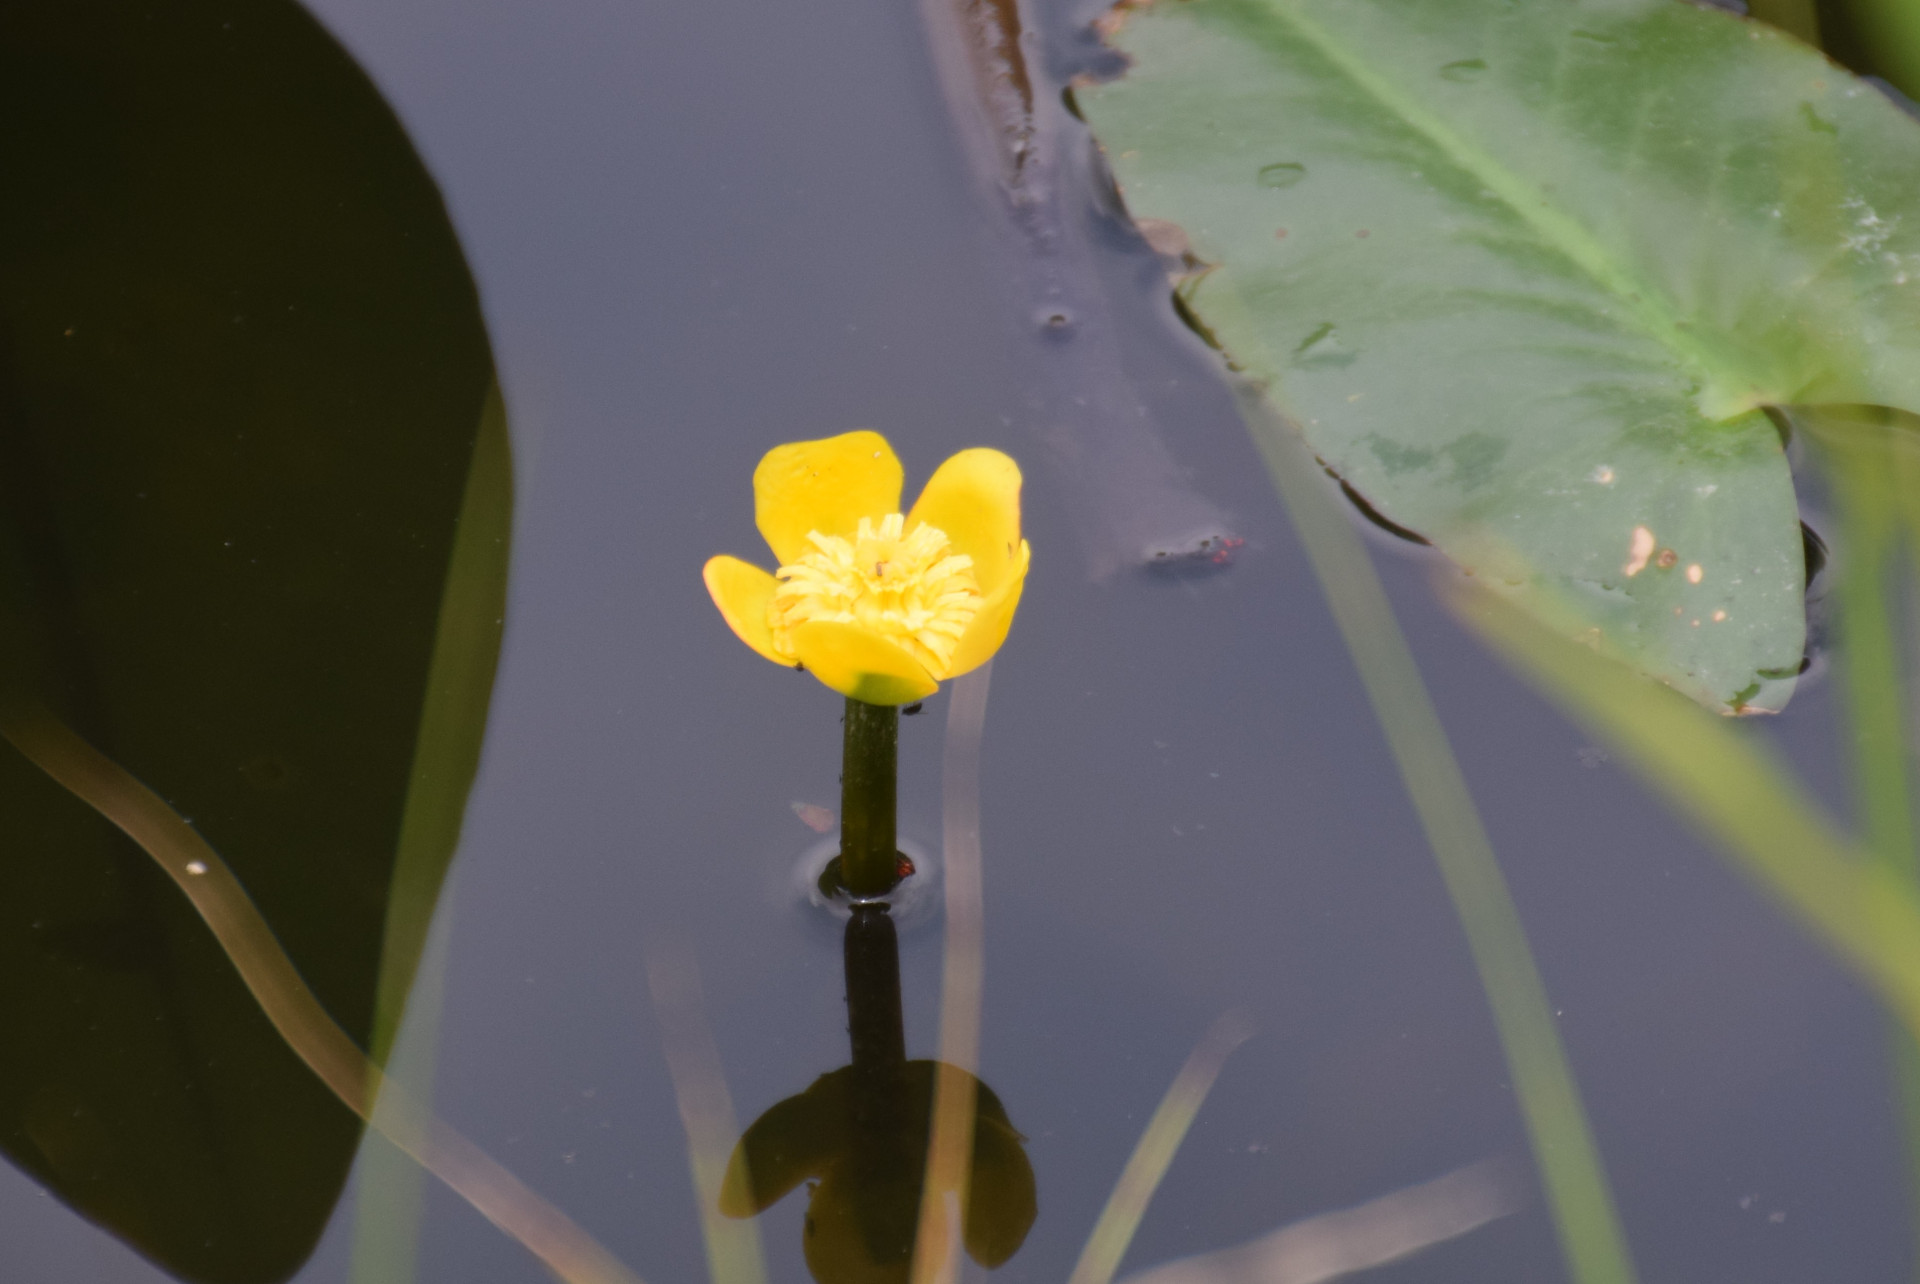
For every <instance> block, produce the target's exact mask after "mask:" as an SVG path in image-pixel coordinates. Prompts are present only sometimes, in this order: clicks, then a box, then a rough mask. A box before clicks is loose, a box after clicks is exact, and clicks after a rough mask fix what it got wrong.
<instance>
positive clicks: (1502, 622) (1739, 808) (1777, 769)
mask: <svg viewBox="0 0 1920 1284" xmlns="http://www.w3.org/2000/svg"><path fill="white" fill-rule="evenodd" d="M1454 605H1455V608H1456V610H1457V611H1458V612H1459V613H1460V615H1461V617H1462V618H1463V619H1465V620H1466V621H1467V622H1468V623H1469V624H1470V625H1472V626H1473V627H1474V628H1475V629H1476V630H1477V631H1478V632H1479V633H1480V635H1481V636H1482V637H1483V638H1485V639H1486V640H1487V641H1488V642H1489V643H1490V644H1492V645H1493V646H1494V648H1495V649H1496V650H1498V651H1500V652H1501V653H1502V654H1504V655H1505V656H1506V657H1507V659H1508V660H1509V661H1511V662H1512V663H1513V664H1514V666H1515V667H1516V668H1518V669H1519V670H1520V671H1521V672H1522V673H1523V674H1525V675H1527V676H1528V677H1529V678H1530V679H1531V680H1532V681H1533V683H1534V684H1535V685H1536V686H1537V687H1538V688H1539V689H1540V690H1541V691H1542V692H1543V693H1545V694H1546V695H1547V696H1548V697H1549V698H1551V699H1553V700H1555V701H1557V702H1558V703H1559V704H1560V705H1561V707H1562V708H1563V709H1564V710H1566V712H1567V713H1568V714H1569V715H1570V716H1571V717H1572V718H1573V719H1574V720H1575V721H1576V722H1578V723H1580V724H1581V725H1583V726H1585V727H1586V728H1587V729H1588V730H1589V732H1590V733H1592V734H1593V735H1594V736H1596V737H1597V738H1599V739H1601V740H1603V741H1605V742H1606V743H1607V744H1609V745H1610V746H1611V747H1612V748H1613V749H1614V750H1615V752H1616V753H1617V755H1618V756H1619V758H1620V760H1621V761H1623V762H1625V763H1627V764H1628V765H1629V766H1630V767H1632V768H1633V769H1634V771H1635V772H1637V773H1638V774H1639V775H1640V777H1641V778H1642V779H1643V780H1645V781H1646V782H1647V783H1648V784H1649V785H1651V786H1652V787H1653V788H1654V790H1655V791H1656V792H1658V793H1660V794H1663V795H1664V796H1665V797H1666V798H1667V800H1668V802H1669V803H1671V804H1672V805H1673V807H1674V808H1675V809H1676V810H1677V811H1679V812H1680V813H1681V814H1682V815H1683V816H1686V817H1687V818H1689V819H1690V820H1692V821H1693V822H1694V823H1695V824H1696V825H1697V826H1699V828H1700V829H1701V830H1702V831H1703V832H1705V833H1706V834H1707V835H1708V836H1709V837H1711V838H1713V839H1715V840H1716V841H1717V842H1718V843H1719V844H1720V845H1721V846H1722V847H1723V848H1724V849H1725V850H1726V851H1727V852H1728V854H1729V855H1731V856H1732V857H1733V858H1734V860H1735V862H1736V864H1737V865H1738V867H1739V868H1740V869H1741V870H1742V871H1743V872H1745V873H1746V874H1748V875H1749V876H1751V877H1752V878H1753V879H1754V881H1755V882H1756V883H1758V884H1759V885H1760V887H1761V888H1762V889H1763V890H1764V891H1766V892H1767V893H1768V894H1769V895H1771V896H1772V897H1773V898H1774V899H1775V900H1776V901H1777V902H1778V903H1779V904H1780V905H1781V906H1782V907H1783V908H1785V909H1786V910H1788V911H1789V912H1790V913H1791V914H1792V915H1793V916H1794V917H1796V918H1797V919H1799V920H1800V921H1801V922H1802V923H1803V924H1804V925H1805V926H1807V927H1808V928H1810V929H1811V930H1812V931H1813V933H1814V935H1815V936H1816V937H1817V938H1818V939H1820V940H1822V941H1823V942H1825V943H1826V944H1827V945H1828V946H1829V947H1831V948H1832V949H1833V950H1834V952H1835V953H1836V954H1838V955H1839V956H1840V958H1841V959H1842V960H1843V961H1844V962H1846V963H1847V964H1848V965H1850V966H1851V967H1852V968H1853V969H1854V970H1855V971H1856V972H1858V973H1859V975H1860V976H1861V977H1862V979H1864V980H1865V981H1866V982H1867V983H1868V984H1869V985H1871V986H1872V987H1873V988H1874V989H1875V990H1877V991H1878V992H1879V994H1880V996H1881V997H1882V998H1883V999H1884V1000H1885V1002H1886V1003H1887V1004H1888V1006H1889V1007H1891V1008H1892V1009H1893V1011H1894V1012H1895V1013H1896V1015H1898V1016H1899V1018H1900V1019H1901V1020H1902V1021H1903V1022H1904V1023H1905V1024H1906V1026H1907V1028H1908V1029H1909V1030H1911V1031H1914V1032H1916V1033H1920V898H1916V897H1915V895H1914V893H1913V891H1912V889H1911V888H1910V887H1908V886H1907V884H1906V882H1905V881H1904V880H1903V879H1902V878H1900V877H1899V876H1898V875H1896V874H1894V873H1893V872H1892V871H1891V870H1889V869H1887V868H1886V866H1885V865H1883V864H1881V863H1879V862H1877V861H1874V860H1872V859H1870V858H1869V856H1868V854H1867V853H1866V852H1865V851H1864V850H1863V849H1862V848H1861V847H1859V846H1858V845H1856V844H1854V843H1852V842H1850V841H1849V840H1848V839H1846V838H1845V837H1843V836H1842V835H1841V833H1840V831H1839V829H1838V827H1837V826H1835V825H1834V823H1833V822H1832V820H1831V819H1829V818H1828V817H1827V816H1826V814H1825V813H1824V812H1823V811H1822V810H1821V808H1820V807H1819V805H1818V804H1817V803H1816V802H1815V801H1814V800H1813V799H1812V798H1811V797H1810V796H1809V795H1808V794H1807V792H1806V790H1805V789H1804V788H1803V787H1802V786H1801V784H1800V782H1799V780H1797V779H1796V778H1795V777H1794V776H1793V774H1792V773H1791V772H1789V771H1788V770H1786V768H1785V767H1784V766H1782V764H1781V763H1780V762H1779V761H1778V759H1777V758H1776V757H1775V755H1774V754H1772V753H1771V752H1770V751H1769V750H1768V749H1767V748H1766V746H1765V745H1764V744H1763V743H1761V742H1759V741H1757V740H1755V739H1754V738H1753V737H1752V736H1751V735H1750V734H1749V733H1747V732H1746V731H1745V730H1744V729H1743V728H1742V727H1740V726H1739V725H1738V724H1737V723H1735V722H1732V721H1730V720H1728V719H1724V718H1720V717H1717V716H1715V715H1713V714H1710V713H1707V712H1706V711H1704V710H1702V709H1700V708H1698V707H1696V706H1694V705H1692V704H1690V703H1689V702H1688V701H1686V700H1685V699H1684V698H1682V697H1681V696H1679V695H1678V694H1676V693H1675V692H1673V691H1672V690H1670V689H1668V688H1666V687H1663V686H1661V685H1659V684H1658V683H1655V682H1652V681H1650V680H1648V679H1646V678H1643V677H1641V676H1639V675H1637V674H1636V673H1634V672H1633V671H1631V670H1630V669H1628V668H1627V667H1626V666H1625V665H1624V664H1621V663H1619V662H1618V661H1616V660H1614V659H1612V658H1611V657H1609V656H1606V655H1603V654H1599V653H1596V652H1595V651H1593V650H1591V649H1589V648H1587V647H1584V646H1579V645H1576V644H1574V643H1571V642H1569V641H1567V640H1566V639H1565V637H1563V636H1562V635H1561V634H1560V633H1557V632H1555V631H1554V630H1553V629H1551V628H1549V627H1548V626H1546V625H1543V624H1540V623H1537V622H1535V621H1534V620H1532V619H1529V618H1526V617H1523V616H1521V615H1520V614H1519V613H1518V612H1517V611H1516V610H1514V608H1513V607H1512V606H1510V605H1508V604H1507V603H1506V602H1504V601H1502V600H1501V599H1499V598H1497V597H1495V596H1493V595H1492V594H1490V593H1487V592H1485V591H1484V590H1479V589H1472V588H1468V587H1466V586H1462V587H1461V589H1460V592H1459V593H1458V595H1457V596H1456V598H1455V602H1454Z"/></svg>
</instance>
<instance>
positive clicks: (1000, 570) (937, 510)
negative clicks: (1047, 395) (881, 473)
mask: <svg viewBox="0 0 1920 1284" xmlns="http://www.w3.org/2000/svg"><path fill="white" fill-rule="evenodd" d="M922 522H925V523H926V524H928V525H929V526H937V527H939V528H940V529H941V530H943V531H945V532H946V533H947V540H948V542H949V543H951V544H952V545H953V550H954V552H956V553H965V554H966V555H967V556H969V557H971V558H972V559H973V574H974V578H976V579H977V580H979V581H980V591H981V592H982V593H987V594H991V593H992V592H993V591H994V590H995V589H997V588H999V587H1000V586H1001V585H1002V584H1004V583H1006V581H1007V577H1008V576H1009V575H1010V574H1011V573H1012V570H1013V563H1014V559H1015V555H1016V551H1017V550H1018V549H1019V547H1020V465H1018V464H1016V463H1014V462H1013V461H1012V460H1011V459H1009V458H1007V457H1006V456H1005V455H1003V454H1001V453H1000V452H999V451H997V450H988V449H986V448H984V447H977V448H975V449H973V450H963V451H961V452H960V453H959V454H957V455H955V456H954V457H953V458H951V459H949V460H947V462H946V463H944V464H942V465H940V467H939V468H938V469H937V470H935V472H934V474H933V476H932V477H931V478H930V479H928V481H927V488H926V489H925V490H923V491H921V492H920V498H919V499H918V500H916V501H914V505H913V511H912V512H911V513H909V514H907V529H908V530H912V529H913V528H914V527H915V526H916V525H919V524H920V523H922ZM996 645H997V644H996Z"/></svg>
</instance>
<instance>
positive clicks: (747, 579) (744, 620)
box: [702, 557, 793, 667]
mask: <svg viewBox="0 0 1920 1284" xmlns="http://www.w3.org/2000/svg"><path fill="white" fill-rule="evenodd" d="M702 574H703V577H704V578H705V579H706V581H707V592H709V593H711V594H712V595H713V604H714V605H715V606H717V607H719V608H720V615H721V617H722V618H724V619H725V620H726V622H727V624H728V625H729V626H730V627H731V628H732V629H733V631H734V632H735V633H737V634H739V635H740V640H741V641H742V642H745V643H746V644H747V645H748V646H750V647H752V648H753V649H754V650H756V651H758V652H759V653H760V654H761V655H764V656H766V657H767V658H768V659H769V660H772V661H773V662H774V663H775V664H784V665H787V666H789V667H791V666H792V664H793V661H792V660H790V659H787V658H786V657H784V656H782V655H780V654H779V653H778V652H776V651H775V650H774V649H773V629H772V628H771V627H770V626H769V625H768V623H767V604H768V603H769V602H770V601H772V600H773V590H774V589H775V588H776V587H777V586H778V585H779V583H780V581H778V580H776V579H774V578H773V576H771V575H769V574H767V573H766V572H765V571H763V570H761V569H760V568H759V567H757V566H755V565H753V564H752V563H750V562H743V561H741V560H740V559H739V558H737V557H716V558H713V559H711V560H710V561H708V563H707V569H706V570H705V571H704V572H703V573H702Z"/></svg>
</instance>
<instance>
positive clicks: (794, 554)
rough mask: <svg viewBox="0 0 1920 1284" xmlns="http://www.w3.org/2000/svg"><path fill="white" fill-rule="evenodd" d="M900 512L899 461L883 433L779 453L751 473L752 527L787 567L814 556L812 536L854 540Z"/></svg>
mask: <svg viewBox="0 0 1920 1284" xmlns="http://www.w3.org/2000/svg"><path fill="white" fill-rule="evenodd" d="M899 511H900V461H899V460H898V459H897V458H895V457H894V453H893V447H891V446H889V445H887V439H886V438H885V437H882V436H881V435H880V434H879V433H877V432H868V431H866V430H865V429H862V430H861V431H859V432H847V433H841V434H840V435H839V436H838V437H828V438H827V439H826V440H824V441H796V442H790V443H788V444H787V445H785V446H775V447H774V448H773V449H772V450H769V451H768V452H767V453H766V457H765V458H763V459H762V460H761V461H760V466H759V467H758V468H756V469H754V470H753V520H754V524H755V525H757V526H759V528H760V534H761V535H762V536H764V537H765V538H766V541H767V547H769V548H771V549H772V550H773V555H774V556H775V557H777V558H779V559H780V565H782V566H787V565H790V564H791V563H794V562H797V561H799V560H800V555H801V554H802V553H805V552H806V551H807V550H808V548H809V547H810V546H809V545H808V543H807V532H808V531H819V532H820V533H821V534H822V535H851V534H853V532H854V529H855V528H856V527H858V526H859V524H860V519H861V518H862V517H875V518H878V517H884V516H886V515H887V514H888V513H897V512H899Z"/></svg>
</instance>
